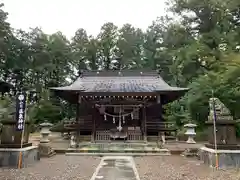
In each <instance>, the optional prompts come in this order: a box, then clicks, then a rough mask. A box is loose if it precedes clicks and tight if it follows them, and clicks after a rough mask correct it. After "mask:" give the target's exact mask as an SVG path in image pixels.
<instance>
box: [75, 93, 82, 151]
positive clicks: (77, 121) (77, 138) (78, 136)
mask: <svg viewBox="0 0 240 180" xmlns="http://www.w3.org/2000/svg"><path fill="white" fill-rule="evenodd" d="M81 100H82V99H81V96H80V95H79V94H78V101H77V112H76V114H77V117H76V123H77V127H79V129H78V130H77V136H76V147H77V148H78V147H79V143H80V117H79V116H80V104H81Z"/></svg>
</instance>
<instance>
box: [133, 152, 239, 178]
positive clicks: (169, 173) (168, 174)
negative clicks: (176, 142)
mask: <svg viewBox="0 0 240 180" xmlns="http://www.w3.org/2000/svg"><path fill="white" fill-rule="evenodd" d="M135 163H136V167H137V169H138V173H139V176H140V179H141V180H240V171H237V170H218V171H216V170H214V169H212V168H209V167H208V166H206V165H204V164H202V163H201V161H198V160H195V159H189V158H185V157H181V156H158V157H154V156H148V157H147V156H145V157H137V158H135Z"/></svg>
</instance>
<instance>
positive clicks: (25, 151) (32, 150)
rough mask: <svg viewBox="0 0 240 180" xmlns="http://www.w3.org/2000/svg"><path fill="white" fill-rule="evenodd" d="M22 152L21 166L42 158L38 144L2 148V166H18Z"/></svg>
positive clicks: (0, 163)
mask: <svg viewBox="0 0 240 180" xmlns="http://www.w3.org/2000/svg"><path fill="white" fill-rule="evenodd" d="M20 151H21V152H22V164H21V167H27V166H28V165H31V164H34V163H35V162H37V161H39V160H40V156H39V150H38V147H36V146H30V147H25V148H22V149H21V148H19V149H18V148H0V167H11V168H17V167H18V162H19V154H20Z"/></svg>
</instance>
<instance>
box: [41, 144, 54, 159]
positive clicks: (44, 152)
mask: <svg viewBox="0 0 240 180" xmlns="http://www.w3.org/2000/svg"><path fill="white" fill-rule="evenodd" d="M38 147H39V154H40V157H52V156H54V155H56V152H55V151H54V150H53V149H52V148H51V146H50V144H48V143H40V144H39V146H38Z"/></svg>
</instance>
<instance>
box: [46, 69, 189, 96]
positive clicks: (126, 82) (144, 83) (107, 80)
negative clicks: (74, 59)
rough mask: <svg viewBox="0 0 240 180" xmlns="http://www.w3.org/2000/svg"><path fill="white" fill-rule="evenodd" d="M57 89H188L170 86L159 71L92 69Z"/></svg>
mask: <svg viewBox="0 0 240 180" xmlns="http://www.w3.org/2000/svg"><path fill="white" fill-rule="evenodd" d="M51 89H53V90H57V91H84V92H156V91H159V92H161V91H186V90H188V89H187V88H178V87H171V86H169V85H168V84H167V83H166V82H165V81H164V80H163V79H162V78H161V77H160V76H159V75H158V73H157V72H154V71H152V72H140V71H123V72H119V71H102V72H100V71H91V72H83V73H82V75H81V77H79V78H78V79H77V80H76V81H75V82H74V83H72V84H71V85H69V86H64V87H56V88H51Z"/></svg>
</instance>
